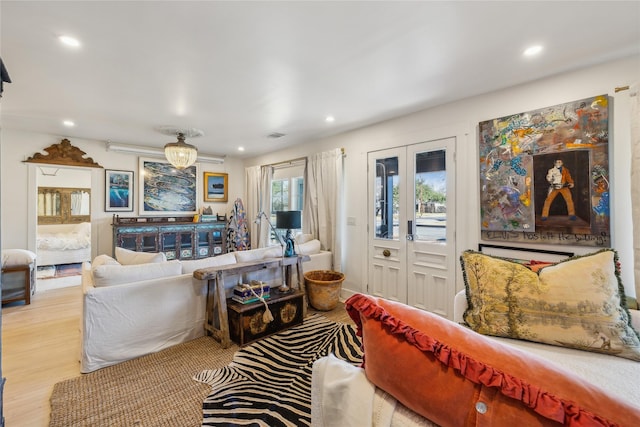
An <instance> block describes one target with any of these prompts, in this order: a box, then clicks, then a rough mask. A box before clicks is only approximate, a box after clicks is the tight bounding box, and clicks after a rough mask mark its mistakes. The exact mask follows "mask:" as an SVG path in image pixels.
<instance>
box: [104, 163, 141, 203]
mask: <svg viewBox="0 0 640 427" xmlns="http://www.w3.org/2000/svg"><path fill="white" fill-rule="evenodd" d="M104 183H105V190H104V194H105V200H104V210H105V212H132V211H133V191H134V190H133V171H119V170H110V169H105V171H104Z"/></svg>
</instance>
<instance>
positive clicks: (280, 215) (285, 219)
mask: <svg viewBox="0 0 640 427" xmlns="http://www.w3.org/2000/svg"><path fill="white" fill-rule="evenodd" d="M300 223H301V212H300V211H278V212H276V228H285V229H288V230H292V229H297V228H300V226H301V225H300Z"/></svg>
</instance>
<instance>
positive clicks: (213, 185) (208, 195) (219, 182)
mask: <svg viewBox="0 0 640 427" xmlns="http://www.w3.org/2000/svg"><path fill="white" fill-rule="evenodd" d="M228 179H229V178H228V175H227V174H226V173H215V172H205V173H204V180H203V181H204V186H203V188H204V201H205V202H226V201H227V198H228V191H229V181H228Z"/></svg>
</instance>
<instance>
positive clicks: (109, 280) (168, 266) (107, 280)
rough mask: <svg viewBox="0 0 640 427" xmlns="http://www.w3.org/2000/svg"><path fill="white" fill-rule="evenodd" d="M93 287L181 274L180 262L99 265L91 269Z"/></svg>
mask: <svg viewBox="0 0 640 427" xmlns="http://www.w3.org/2000/svg"><path fill="white" fill-rule="evenodd" d="M92 272H93V285H94V286H95V287H100V286H112V285H122V284H125V283H133V282H140V281H142V280H152V279H158V278H161V277H171V276H179V275H181V274H182V265H181V263H180V261H178V260H173V261H167V262H159V263H153V264H133V265H109V264H106V265H101V266H99V267H95V268H93V269H92Z"/></svg>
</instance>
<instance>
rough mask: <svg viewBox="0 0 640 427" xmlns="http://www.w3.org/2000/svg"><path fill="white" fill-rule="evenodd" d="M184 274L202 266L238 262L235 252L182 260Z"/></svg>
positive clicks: (217, 265)
mask: <svg viewBox="0 0 640 427" xmlns="http://www.w3.org/2000/svg"><path fill="white" fill-rule="evenodd" d="M181 263H182V274H187V273H193V272H194V271H196V270H199V269H201V268H210V267H220V266H223V265H229V264H236V256H235V255H234V254H233V252H229V253H227V254H222V255H218V256H214V257H208V258H202V259H194V260H186V261H181Z"/></svg>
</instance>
